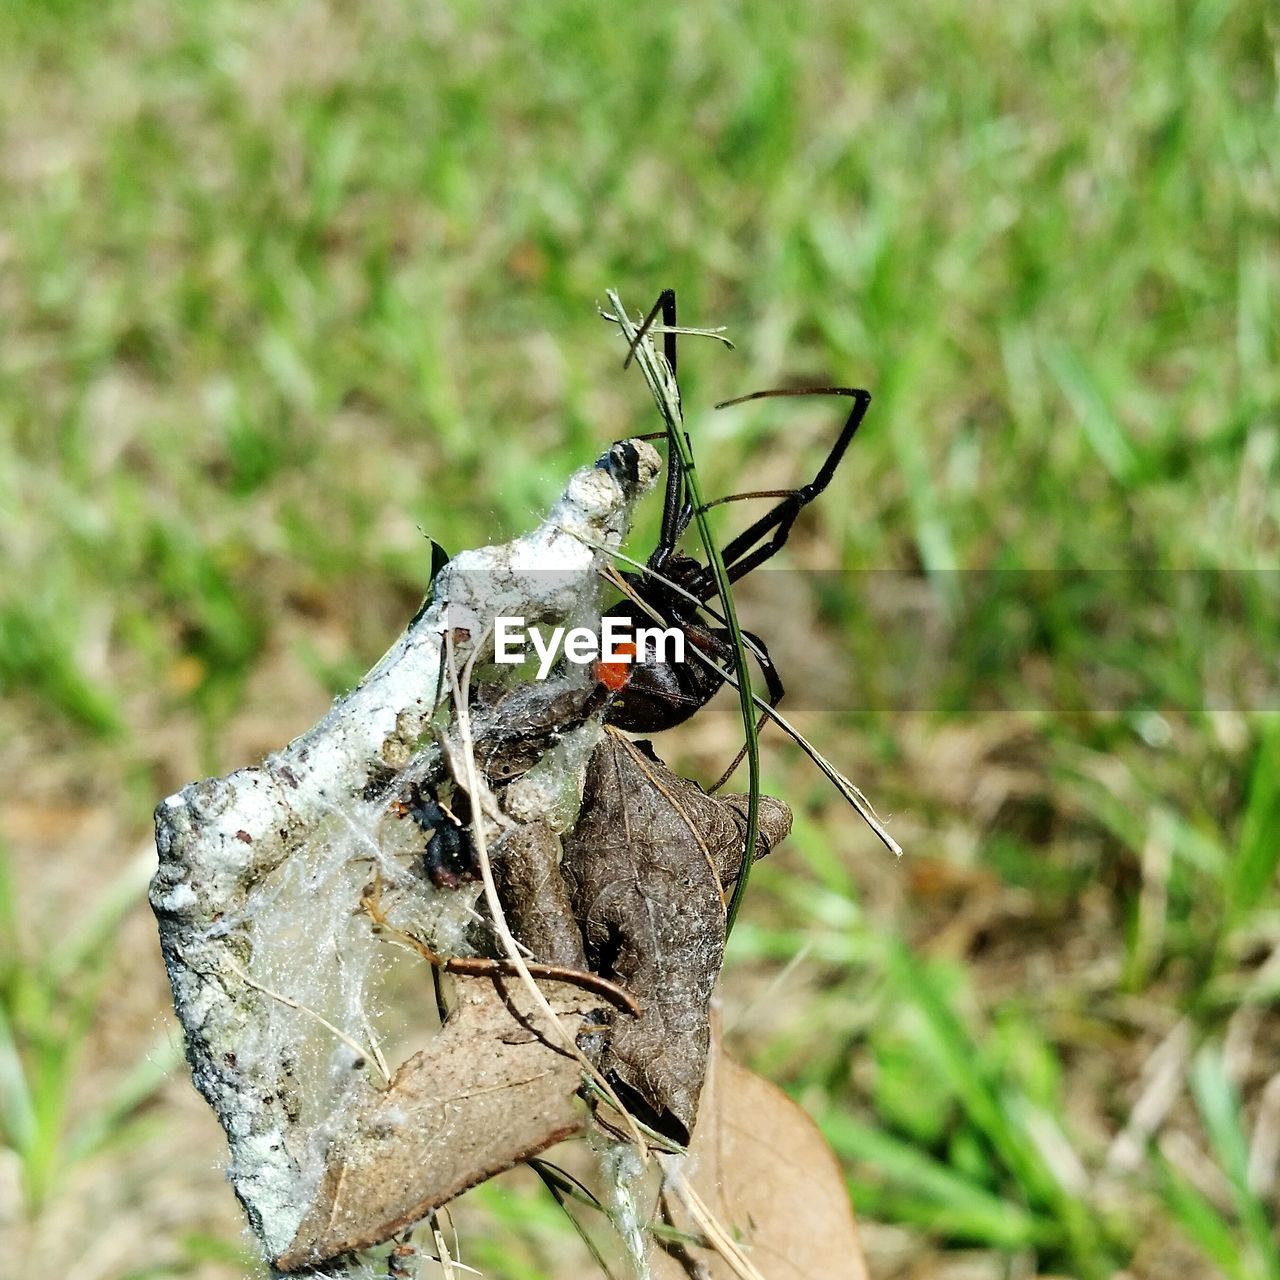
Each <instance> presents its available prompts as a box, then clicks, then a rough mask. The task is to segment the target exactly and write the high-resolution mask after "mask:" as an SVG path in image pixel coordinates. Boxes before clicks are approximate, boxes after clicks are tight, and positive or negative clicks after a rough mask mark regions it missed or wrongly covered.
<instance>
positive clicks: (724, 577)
mask: <svg viewBox="0 0 1280 1280" xmlns="http://www.w3.org/2000/svg"><path fill="white" fill-rule="evenodd" d="M608 298H609V302H610V303H611V304H612V306H613V314H614V318H615V319H616V320H617V322H618V327H619V329H620V330H621V331H622V333H623V334H624V335H625V337H626V339H627V341H628V343H631V342H634V341H635V337H636V333H637V329H636V326H635V325H634V324H633V323H632V321H631V317H630V316H629V315H628V314H627V310H626V308H625V307H624V306H623V305H622V300H621V299H620V298H619V297H618V295H617V293H616V292H615V291H614V290H612V289H610V290H608ZM635 359H636V363H637V364H638V365H639V366H640V371H641V373H643V374H644V379H645V381H646V382H647V383H648V384H649V390H650V391H651V392H652V393H653V398H654V400H655V402H656V403H657V406H658V411H659V412H660V413H661V414H662V417H663V420H664V421H665V422H666V424H667V447H668V449H671V450H674V451H675V452H676V453H677V454H678V455H679V458H680V463H681V466H682V467H683V468H684V480H685V485H686V487H687V488H688V496H689V500H690V501H691V502H692V503H693V518H694V522H695V524H696V525H697V526H698V537H699V539H700V540H701V542H702V549H703V552H704V553H705V555H706V557H707V564H708V566H709V567H710V569H711V572H712V576H713V577H714V578H715V582H716V591H717V592H718V593H719V597H720V607H721V608H722V609H723V610H724V621H725V626H726V627H727V628H728V631H729V640H730V644H731V645H732V646H733V666H734V675H735V676H736V678H737V682H738V704H739V706H740V708H741V710H742V731H743V733H744V734H745V735H746V744H747V779H748V782H747V797H748V799H747V830H746V835H745V838H744V840H743V858H742V871H741V872H740V873H739V875H738V882H737V884H735V885H734V887H733V897H732V898H731V899H730V901H729V911H728V915H727V917H726V921H725V932H726V933H727V934H728V933H732V932H733V926H734V923H735V922H736V921H737V918H738V912H739V910H740V909H741V907H742V901H743V897H744V895H745V893H746V888H747V880H748V878H749V877H750V875H751V864H752V862H753V860H754V853H755V847H756V836H757V834H758V832H759V824H760V742H759V737H758V735H757V733H756V717H755V700H754V695H753V693H752V691H751V670H750V666H749V664H748V662H747V648H746V644H745V643H744V641H743V639H742V627H741V626H740V625H739V623H738V611H737V608H736V607H735V605H734V602H733V585H732V583H730V581H729V573H728V571H727V570H726V569H725V565H724V558H723V557H722V556H721V554H720V548H719V546H718V544H717V543H716V540H715V538H714V537H713V536H712V533H711V524H710V522H709V521H708V519H707V504H706V499H705V498H704V497H703V494H702V482H701V480H700V479H699V477H698V469H697V465H696V463H695V462H694V457H693V448H692V446H691V445H690V444H689V439H688V436H687V435H686V434H685V430H684V419H683V417H682V415H681V411H680V394H679V391H678V389H677V387H676V383H675V376H674V374H673V373H672V372H671V370H670V368H669V367H668V366H667V362H666V360H665V359H663V358H662V357H661V356H660V355H659V354H658V351H657V349H656V348H655V347H654V345H653V343H652V342H651V341H650V340H649V339H648V338H647V337H646V339H645V340H644V341H643V342H641V343H640V344H639V345H638V346H637V347H636V349H635Z"/></svg>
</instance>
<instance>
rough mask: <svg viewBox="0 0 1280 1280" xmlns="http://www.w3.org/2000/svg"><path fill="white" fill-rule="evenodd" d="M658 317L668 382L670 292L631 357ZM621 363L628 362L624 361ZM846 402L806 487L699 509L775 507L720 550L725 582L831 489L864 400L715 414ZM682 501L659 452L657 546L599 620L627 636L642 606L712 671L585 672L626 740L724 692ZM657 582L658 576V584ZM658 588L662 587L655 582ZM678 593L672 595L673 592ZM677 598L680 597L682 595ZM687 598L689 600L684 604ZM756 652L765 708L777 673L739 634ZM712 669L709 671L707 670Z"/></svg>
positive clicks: (706, 576) (778, 684)
mask: <svg viewBox="0 0 1280 1280" xmlns="http://www.w3.org/2000/svg"><path fill="white" fill-rule="evenodd" d="M659 314H661V316H662V325H663V329H664V330H665V331H666V332H664V334H663V353H664V355H665V356H666V360H667V363H668V364H669V365H670V366H671V372H672V374H673V375H674V374H675V370H676V335H675V333H674V332H671V330H673V329H674V328H675V324H676V296H675V291H674V290H672V289H666V290H664V291H663V293H662V295H661V296H660V297H659V299H658V301H657V302H656V303H655V304H654V307H653V310H652V311H650V313H649V315H648V317H647V318H646V319H645V321H644V324H643V325H641V327H640V330H639V333H638V334H637V337H636V339H635V342H634V343H633V344H632V346H633V350H634V347H635V346H637V345H638V344H639V342H640V340H641V339H642V338H643V336H644V335H645V333H647V332H648V330H649V328H650V327H651V326H652V325H653V322H654V321H655V320H656V319H657V317H658V316H659ZM629 360H630V355H628V361H629ZM815 395H829V396H847V397H849V398H850V399H852V401H853V407H852V409H851V410H850V411H849V416H848V418H846V419H845V423H844V426H843V428H842V429H841V431H840V435H839V436H838V437H837V439H836V442H835V444H834V445H833V446H832V448H831V452H830V453H829V454H828V455H827V458H826V461H825V462H824V463H823V464H822V466H821V467H820V468H819V469H818V474H817V475H815V476H814V478H813V479H812V480H810V481H809V483H808V484H805V485H801V486H800V488H798V489H788V490H766V491H763V492H755V493H738V494H734V495H732V496H731V497H727V498H718V499H716V500H715V501H714V502H709V503H708V504H707V505H708V507H713V506H718V505H720V504H721V503H725V502H737V501H740V500H742V499H746V498H779V499H781V501H779V502H778V503H777V505H776V506H774V507H773V508H772V509H771V510H769V511H767V512H766V513H765V514H764V515H763V516H761V517H760V518H759V519H758V520H756V521H755V522H754V523H753V524H750V525H748V526H747V528H745V529H744V530H743V531H742V532H741V533H739V534H738V535H737V536H736V537H735V538H733V539H732V540H731V541H729V542H728V543H726V544H725V547H724V549H723V551H722V553H721V554H722V557H723V559H724V564H725V568H726V569H727V570H728V576H729V581H730V582H737V581H738V580H739V579H741V578H744V577H746V575H747V574H749V573H750V572H751V571H752V570H753V569H755V568H758V567H759V566H760V565H762V564H763V563H764V562H765V561H766V560H768V559H769V558H770V557H772V556H773V555H775V554H777V552H778V551H779V550H780V549H781V548H782V545H783V544H784V543H785V542H786V540H787V537H788V536H789V534H790V533H791V527H792V525H794V524H795V522H796V518H797V517H798V516H799V514H800V512H801V511H803V510H804V508H805V507H806V506H808V505H809V503H811V502H812V501H813V500H814V499H815V498H816V497H817V496H818V495H819V494H820V493H822V491H823V490H824V489H826V487H827V486H828V485H829V484H830V483H831V480H832V477H833V476H834V475H835V473H836V469H837V468H838V467H839V465H840V462H841V460H842V459H843V458H844V455H845V450H846V449H848V447H849V442H850V441H851V440H852V439H853V437H854V434H855V432H856V431H857V430H858V427H859V426H860V425H861V424H862V419H863V418H864V417H865V416H866V412H867V406H868V405H870V403H871V395H870V393H869V392H867V391H862V390H860V389H858V388H856V387H806V388H803V389H798V390H791V389H785V388H784V389H779V390H773V391H755V392H752V393H751V394H750V395H745V396H738V397H737V398H736V399H733V400H726V401H724V402H723V403H722V404H718V405H716V408H717V409H724V408H727V407H729V406H730V405H735V404H743V403H745V402H746V401H748V400H761V399H764V398H765V397H768V396H815ZM693 515H694V510H693V504H692V500H691V499H690V498H689V496H688V493H687V486H686V483H685V476H684V470H683V468H682V466H681V464H680V459H679V457H678V456H676V454H675V451H674V450H671V449H669V450H668V457H667V484H666V496H665V498H664V501H663V507H662V527H661V532H660V534H659V537H658V545H657V546H656V547H655V548H654V550H653V553H652V554H651V555H650V556H649V559H648V561H647V565H648V569H649V570H650V571H651V572H645V573H640V572H636V573H625V574H623V575H622V576H623V578H624V579H625V580H626V581H627V583H628V585H629V587H630V588H631V590H632V592H633V593H634V594H635V596H636V597H638V600H639V601H643V604H640V603H637V600H633V599H623V600H620V601H619V602H618V603H617V604H615V605H613V606H611V607H610V608H609V609H608V610H607V616H608V617H612V618H616V619H619V620H620V621H623V622H624V623H626V624H629V625H630V626H631V627H632V628H634V627H642V626H643V627H647V626H651V625H652V621H653V616H652V614H651V613H649V612H648V610H647V609H646V608H645V607H644V606H645V605H647V606H648V609H651V610H652V611H653V613H656V614H658V615H659V616H660V617H662V618H663V619H665V620H666V624H667V625H668V626H677V627H679V628H680V629H681V630H682V631H683V632H684V635H685V640H686V644H687V645H692V646H694V647H695V648H697V649H698V650H699V651H700V652H701V653H702V654H703V655H704V656H705V657H706V658H708V659H710V660H711V662H712V663H714V667H713V666H711V665H708V663H706V662H701V661H699V660H698V659H697V658H696V657H694V656H692V655H687V657H686V661H684V662H673V661H658V660H654V659H649V660H644V661H635V662H631V663H605V662H598V663H596V665H595V670H594V674H595V678H596V680H597V681H598V682H599V683H600V684H602V685H604V686H606V687H607V688H609V689H611V690H613V691H614V698H613V702H612V704H611V705H610V707H609V710H608V712H607V713H606V715H605V720H606V722H607V723H609V724H612V725H616V726H617V727H618V728H619V729H625V730H627V731H628V732H631V733H658V732H661V731H662V730H663V729H671V728H674V727H675V726H676V725H678V724H682V723H683V722H684V721H685V720H687V719H689V717H690V716H692V715H693V714H694V712H696V711H698V710H699V709H700V708H701V707H704V706H705V705H706V704H707V703H708V702H710V700H711V698H712V697H713V696H714V694H715V693H716V691H717V690H718V689H719V688H720V686H721V685H722V684H723V683H724V677H723V676H722V675H721V674H720V671H723V670H726V669H732V666H733V646H732V643H731V641H730V635H729V631H728V630H727V629H726V628H724V627H715V626H709V625H708V624H707V623H706V622H704V621H703V620H702V619H700V618H699V616H698V610H699V604H697V603H695V601H697V602H700V603H703V604H705V603H706V602H707V601H709V600H710V599H711V598H712V597H713V596H714V595H715V594H716V582H715V576H714V574H713V573H712V570H711V569H710V567H708V566H707V565H704V564H701V563H700V562H699V561H697V560H695V559H694V558H693V557H692V556H687V555H684V554H683V553H681V552H680V551H679V549H678V548H679V543H680V539H681V537H682V536H683V535H684V533H685V531H686V529H687V528H688V527H689V522H690V521H691V520H692V519H693ZM658 575H661V577H659V576H658ZM663 579H665V581H664V580H663ZM671 584H674V586H675V587H678V588H680V589H681V590H680V591H677V590H675V589H673V586H672V585H671ZM682 592H684V593H687V594H682ZM689 596H692V597H693V599H692V600H691V599H689ZM743 635H744V636H746V637H747V639H748V640H750V641H751V643H752V645H753V646H754V647H755V648H756V650H757V653H756V658H757V661H758V662H759V664H760V669H761V672H762V673H763V675H764V679H765V686H766V688H767V690H768V695H769V702H770V704H771V705H772V706H777V704H778V702H779V701H780V700H781V699H782V695H783V692H784V689H783V684H782V678H781V677H780V676H779V674H778V670H777V668H776V667H775V666H774V664H773V661H772V659H770V657H769V651H768V649H767V648H766V646H765V644H764V642H763V641H762V640H761V639H760V638H759V637H758V636H755V635H753V634H752V633H751V632H743ZM717 667H718V668H719V669H720V670H716V669H715V668H717Z"/></svg>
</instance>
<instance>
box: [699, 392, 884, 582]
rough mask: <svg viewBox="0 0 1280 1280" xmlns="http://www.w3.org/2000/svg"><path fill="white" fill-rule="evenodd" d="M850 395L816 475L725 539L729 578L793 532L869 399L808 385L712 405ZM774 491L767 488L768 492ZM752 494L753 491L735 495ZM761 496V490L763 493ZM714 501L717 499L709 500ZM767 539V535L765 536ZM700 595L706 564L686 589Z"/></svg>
mask: <svg viewBox="0 0 1280 1280" xmlns="http://www.w3.org/2000/svg"><path fill="white" fill-rule="evenodd" d="M823 395H825V396H848V397H850V398H851V399H852V400H853V408H852V409H851V410H850V411H849V416H848V418H846V419H845V424H844V426H843V427H842V428H841V431H840V435H839V436H838V437H837V438H836V442H835V444H834V445H832V447H831V452H830V453H829V454H827V457H826V460H825V461H824V462H823V464H822V466H821V467H819V468H818V474H817V475H816V476H814V478H813V479H812V480H810V481H809V483H808V484H806V485H802V486H801V487H800V488H798V489H791V490H785V491H783V492H784V493H785V496H784V497H783V498H782V501H781V502H779V503H778V505H777V506H775V507H774V508H773V509H772V510H771V511H767V512H766V513H765V514H764V515H763V516H761V517H760V519H759V520H757V521H755V523H754V524H751V525H748V526H747V528H745V529H744V530H743V531H742V532H741V533H740V534H738V535H737V536H736V537H735V538H734V539H733V540H732V541H731V542H729V543H728V544H727V545H726V546H725V548H724V550H723V551H722V552H721V556H722V558H723V560H724V564H725V568H726V569H727V570H728V574H729V581H730V582H737V581H738V579H739V578H745V577H746V575H747V574H749V573H750V572H751V571H752V569H755V568H758V567H759V566H760V565H762V564H763V563H764V562H765V561H766V560H768V559H769V558H770V557H772V556H774V555H776V554H777V553H778V551H780V550H781V549H782V546H783V544H784V543H785V542H786V540H787V538H788V537H789V536H790V533H791V526H792V525H793V524H795V522H796V517H797V516H799V514H800V512H801V511H803V510H804V508H805V507H807V506H808V505H809V503H811V502H812V501H813V500H814V499H815V498H816V497H817V496H818V495H819V494H820V493H822V491H823V490H824V489H825V488H826V487H827V486H828V485H829V484H830V483H831V480H832V477H833V476H834V475H835V473H836V469H837V468H838V467H839V466H840V463H841V461H842V459H843V458H844V454H845V450H846V449H848V447H849V442H850V441H851V440H852V439H853V437H854V434H855V433H856V432H857V430H858V428H859V427H860V426H861V425H862V419H863V418H864V417H866V414H867V406H868V405H870V403H871V393H870V392H868V391H863V390H861V389H859V388H856V387H811V388H804V389H802V390H795V391H792V390H790V389H788V388H782V389H779V390H774V391H753V392H752V393H751V394H750V395H745V396H738V397H737V399H734V400H725V401H724V402H723V403H721V404H718V405H716V408H717V409H725V408H728V407H729V406H730V405H735V404H743V403H745V402H746V401H748V400H762V399H764V398H765V397H767V396H823ZM772 492H774V491H770V493H771V494H772ZM737 496H743V497H745V496H751V495H737ZM761 496H764V495H761ZM734 500H735V498H720V499H718V502H731V501H734ZM708 505H709V506H715V505H717V504H716V503H709V504H708ZM766 539H767V540H766ZM689 590H690V591H692V592H693V594H694V595H696V596H698V597H699V598H700V599H703V600H705V599H707V598H708V597H710V596H711V595H712V593H713V592H714V591H715V578H714V577H713V575H712V574H711V572H710V571H709V570H706V569H704V570H703V571H702V573H701V574H700V575H699V576H698V578H697V579H695V581H694V583H693V584H692V585H691V586H690V588H689Z"/></svg>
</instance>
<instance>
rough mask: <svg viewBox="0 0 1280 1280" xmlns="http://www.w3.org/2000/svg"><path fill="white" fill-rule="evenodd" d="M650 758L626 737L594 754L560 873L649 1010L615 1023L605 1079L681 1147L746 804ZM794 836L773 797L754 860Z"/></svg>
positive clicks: (583, 921)
mask: <svg viewBox="0 0 1280 1280" xmlns="http://www.w3.org/2000/svg"><path fill="white" fill-rule="evenodd" d="M647 748H648V744H647V743H636V742H631V741H629V740H628V739H626V738H623V737H621V736H620V735H618V734H616V733H606V735H605V737H604V739H603V740H602V741H601V743H600V745H599V746H597V748H596V750H595V752H594V753H593V754H592V757H591V760H590V763H589V764H588V767H587V776H586V783H585V786H584V790H583V798H582V810H581V813H580V815H579V818H578V823H577V826H576V827H575V829H574V831H573V833H572V835H570V836H569V837H567V838H566V839H565V842H564V859H563V863H562V871H563V874H564V879H565V882H566V884H567V885H568V888H569V897H570V900H571V901H572V903H573V911H574V915H575V916H576V917H577V920H578V922H579V924H580V925H581V927H582V932H583V936H584V937H585V940H586V951H587V962H588V964H589V966H590V968H591V969H592V970H593V971H594V972H596V973H599V974H601V975H602V976H604V977H607V978H610V979H611V980H613V981H614V982H617V983H619V984H620V985H621V986H623V987H625V988H626V989H627V990H628V991H630V992H631V994H632V995H633V996H635V997H636V999H637V1000H638V1001H639V1002H640V1005H641V1007H642V1009H643V1013H642V1015H641V1016H640V1017H639V1018H619V1019H617V1020H616V1021H615V1023H614V1028H613V1033H612V1035H611V1037H610V1040H609V1044H608V1047H607V1048H606V1050H605V1055H604V1057H603V1059H602V1060H601V1069H602V1070H603V1071H605V1072H606V1074H608V1075H609V1076H610V1077H611V1078H612V1079H614V1080H615V1081H616V1082H617V1084H618V1085H619V1086H620V1093H621V1096H622V1099H623V1101H624V1102H626V1103H627V1105H628V1106H629V1107H630V1108H631V1109H632V1110H633V1111H634V1112H635V1114H636V1115H637V1116H639V1117H640V1118H641V1119H643V1120H645V1121H646V1122H647V1123H648V1124H650V1125H651V1126H652V1127H653V1128H655V1129H657V1130H658V1131H659V1132H661V1133H663V1134H665V1135H667V1136H668V1137H671V1138H673V1139H674V1140H675V1141H676V1142H678V1143H680V1144H681V1145H683V1144H684V1143H686V1142H687V1141H688V1139H689V1133H690V1131H691V1130H692V1128H693V1123H694V1119H695V1117H696V1115H697V1109H698V1095H699V1094H700V1092H701V1090H702V1081H703V1076H704V1073H705V1071H706V1058H707V1047H708V1040H709V1014H710V1005H711V993H712V991H713V989H714V988H715V983H716V978H717V977H718V975H719V973H720V965H721V962H722V960H723V958H724V944H725V910H726V904H727V901H728V897H729V895H730V894H731V893H732V890H733V884H734V881H735V880H736V878H737V876H738V873H739V870H740V869H741V863H742V849H743V841H744V839H745V834H746V825H747V824H746V808H747V802H746V797H745V796H724V797H721V796H712V795H708V794H707V793H706V792H704V791H703V790H702V789H701V788H700V787H699V786H698V785H697V784H696V783H693V782H689V781H688V780H687V779H684V778H679V777H677V776H676V775H675V774H673V773H672V772H671V771H670V770H669V769H668V768H667V767H666V765H664V764H663V763H662V761H661V760H659V759H658V758H657V757H656V756H655V755H653V754H652V752H651V751H650V750H648V749H647ZM790 829H791V811H790V810H789V809H788V808H787V806H786V805H785V804H783V803H782V801H780V800H775V799H773V798H772V797H771V796H762V797H761V798H760V836H759V841H758V844H757V846H756V856H757V857H763V856H764V855H765V854H766V853H768V852H769V850H770V849H771V848H773V847H774V846H775V845H776V844H777V843H778V842H779V841H780V840H782V839H783V838H784V837H785V836H786V834H787V832H788V831H789V830H790Z"/></svg>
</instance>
